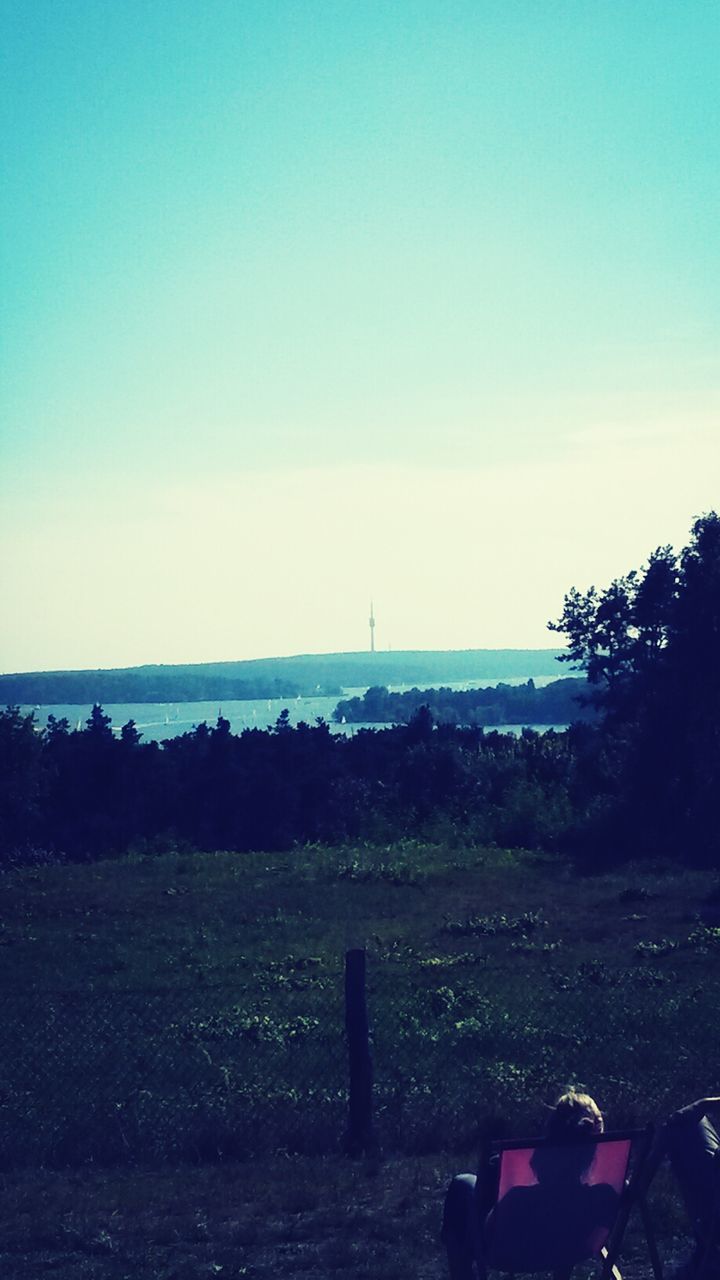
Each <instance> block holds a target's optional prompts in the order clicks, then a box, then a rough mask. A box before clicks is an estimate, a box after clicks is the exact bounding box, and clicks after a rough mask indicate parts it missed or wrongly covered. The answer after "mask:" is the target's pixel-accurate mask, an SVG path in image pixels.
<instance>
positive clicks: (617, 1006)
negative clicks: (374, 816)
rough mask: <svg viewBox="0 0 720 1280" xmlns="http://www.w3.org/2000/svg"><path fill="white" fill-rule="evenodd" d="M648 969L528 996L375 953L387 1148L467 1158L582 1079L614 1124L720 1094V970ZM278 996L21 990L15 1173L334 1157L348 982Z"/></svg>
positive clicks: (461, 966)
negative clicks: (716, 1089)
mask: <svg viewBox="0 0 720 1280" xmlns="http://www.w3.org/2000/svg"><path fill="white" fill-rule="evenodd" d="M717 968H718V966H717V963H715V965H714V967H713V965H711V964H710V963H708V971H707V977H706V980H705V981H704V982H703V983H702V985H701V986H700V987H698V988H697V989H695V988H693V989H689V988H688V987H687V985H685V984H683V983H682V982H679V981H678V980H676V978H675V977H672V976H664V975H663V973H662V972H661V971H659V970H656V969H653V968H649V967H646V966H644V965H642V964H639V965H638V966H636V967H635V968H633V969H629V970H625V971H622V970H613V971H612V972H605V970H604V968H603V966H602V965H597V966H594V967H592V966H591V967H589V968H588V969H587V970H586V971H585V972H582V971H580V972H576V973H575V974H572V975H568V974H566V973H563V972H562V970H561V969H560V968H559V967H557V968H556V967H553V964H552V963H550V964H548V965H547V966H546V967H544V968H543V969H542V970H539V971H538V973H537V976H536V978H535V979H534V980H533V981H532V982H528V980H527V976H526V970H523V971H522V973H521V975H520V976H519V977H518V978H517V979H515V978H514V977H513V971H512V966H510V967H508V968H505V969H503V970H500V969H498V970H493V969H491V968H490V967H489V966H487V965H485V964H483V963H482V962H480V961H477V960H475V961H473V960H472V958H469V959H467V958H463V957H456V958H455V959H454V960H453V961H452V963H450V962H449V961H448V960H447V958H446V961H445V962H444V963H441V962H440V960H437V961H433V959H432V957H429V958H427V957H426V958H425V959H423V960H419V959H417V958H414V957H408V956H407V955H403V954H398V955H396V956H393V955H388V954H385V955H383V956H380V955H377V956H373V955H370V956H369V957H368V993H367V994H368V1012H369V1020H370V1030H371V1048H372V1055H373V1063H374V1077H375V1089H374V1104H375V1124H376V1130H377V1135H378V1138H379V1141H380V1143H381V1144H382V1146H383V1147H384V1148H385V1149H386V1150H397V1151H405V1152H423V1151H434V1150H439V1149H442V1148H448V1147H453V1148H462V1147H463V1146H467V1147H468V1148H470V1147H471V1146H472V1145H473V1143H474V1141H475V1139H476V1136H477V1131H478V1126H479V1124H481V1123H482V1121H483V1120H485V1119H487V1118H493V1117H494V1118H495V1119H496V1120H497V1121H498V1122H500V1121H501V1120H502V1118H503V1117H506V1116H510V1117H512V1120H513V1124H514V1125H516V1126H518V1127H520V1129H521V1130H522V1129H524V1130H525V1131H527V1130H528V1129H530V1131H532V1129H533V1128H534V1127H537V1126H538V1123H539V1115H540V1114H541V1104H542V1102H543V1101H550V1100H551V1099H552V1095H553V1093H554V1092H555V1091H556V1090H557V1089H558V1088H560V1087H562V1086H563V1085H565V1084H566V1083H571V1082H575V1083H581V1084H583V1085H584V1086H586V1087H587V1088H589V1089H590V1090H591V1091H592V1092H593V1093H594V1094H595V1096H596V1097H597V1098H598V1100H599V1101H600V1102H601V1105H603V1107H604V1108H605V1109H606V1111H607V1113H608V1115H609V1117H610V1121H611V1123H614V1124H626V1123H639V1122H645V1121H646V1120H648V1119H650V1118H652V1117H653V1116H656V1115H658V1114H662V1113H663V1110H664V1109H666V1108H667V1107H668V1106H671V1105H674V1104H676V1103H679V1102H681V1101H687V1100H688V1099H689V1098H691V1097H694V1096H697V1095H700V1094H702V1093H704V1092H707V1090H708V1088H709V1084H710V1083H711V1082H712V1080H713V1079H715V1075H716V1071H717V1062H718V1057H719V1055H718V1050H719V1049H720V1044H719V1043H718V1041H719V1039H720V1035H719V1033H718V1018H717V1009H718V1004H719V998H720V975H718V973H717ZM276 976H277V981H276V983H275V986H274V988H273V990H272V991H271V992H269V991H268V990H267V989H265V988H263V989H262V990H258V991H256V992H253V991H250V992H248V990H247V989H245V991H244V992H243V993H242V994H241V995H239V994H238V992H237V991H236V990H234V989H233V988H231V987H227V986H223V987H215V988H206V989H204V990H199V989H194V990H192V991H187V990H178V989H175V988H172V989H170V990H167V991H162V990H147V991H131V992H116V993H112V992H107V991H106V992H103V993H98V992H93V991H89V990H88V991H85V992H81V993H77V992H75V993H72V994H70V993H67V992H55V993H43V994H32V993H31V994H28V993H21V992H17V993H6V994H5V996H4V997H3V1000H2V1003H1V1005H0V1011H1V1014H2V1016H1V1018H0V1044H1V1046H2V1052H1V1053H0V1162H1V1163H2V1164H3V1165H4V1166H5V1167H9V1166H11V1165H16V1164H28V1165H35V1164H50V1165H58V1164H75V1163H80V1162H83V1161H89V1160H93V1161H97V1162H100V1163H121V1162H130V1161H145V1160H153V1161H158V1160H163V1161H164V1160H203V1159H216V1158H218V1157H220V1156H223V1155H225V1156H234V1157H240V1158H242V1157H244V1156H246V1155H251V1154H258V1153H263V1152H272V1151H277V1150H280V1149H286V1150H290V1151H302V1152H328V1151H332V1150H337V1148H338V1143H339V1141H340V1139H341V1135H342V1133H343V1130H344V1127H345V1124H346V1119H347V1091H348V1062H347V1048H346V1043H345V1032H344V1007H343V969H342V957H338V965H337V971H336V972H335V973H332V974H327V973H317V974H309V975H307V974H297V973H295V974H294V975H293V973H289V974H282V973H279V974H278V975H276Z"/></svg>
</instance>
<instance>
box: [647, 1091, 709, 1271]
mask: <svg viewBox="0 0 720 1280" xmlns="http://www.w3.org/2000/svg"><path fill="white" fill-rule="evenodd" d="M714 1108H720V1097H710V1098H698V1099H697V1100H696V1101H695V1102H691V1103H690V1104H689V1105H688V1106H687V1107H681V1108H680V1110H679V1111H675V1112H674V1113H673V1114H672V1115H671V1116H670V1117H669V1118H668V1120H667V1121H666V1122H665V1126H664V1129H663V1132H662V1135H661V1142H662V1146H663V1150H664V1151H665V1152H667V1155H668V1158H669V1160H670V1168H671V1169H672V1171H673V1173H674V1174H675V1177H676V1179H677V1182H678V1186H679V1187H680V1193H681V1195H682V1198H683V1201H684V1203H685V1208H686V1210H687V1213H688V1217H689V1218H690V1222H691V1223H692V1229H693V1234H694V1236H695V1249H694V1251H693V1253H692V1255H691V1257H690V1258H689V1259H688V1261H687V1262H686V1263H685V1264H684V1265H683V1267H682V1268H681V1270H680V1272H679V1273H678V1280H679V1277H680V1276H683V1277H688V1278H689V1277H692V1276H693V1275H694V1274H696V1273H697V1272H698V1270H699V1268H700V1266H701V1265H702V1264H703V1263H704V1264H705V1265H704V1267H703V1276H707V1277H708V1280H709V1278H710V1277H713V1280H719V1278H720V1231H719V1229H718V1228H719V1224H718V1221H717V1218H718V1215H720V1137H719V1136H718V1132H717V1129H716V1128H715V1126H714V1125H713V1123H712V1121H711V1120H710V1119H709V1117H708V1114H707V1113H708V1111H711V1110H713V1109H714ZM713 1228H714V1229H715V1240H714V1242H713V1243H712V1247H711V1248H710V1250H709V1253H708V1248H709V1245H710V1244H711V1233H712V1232H713ZM706 1255H708V1256H706Z"/></svg>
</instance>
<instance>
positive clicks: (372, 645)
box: [369, 600, 375, 653]
mask: <svg viewBox="0 0 720 1280" xmlns="http://www.w3.org/2000/svg"><path fill="white" fill-rule="evenodd" d="M369 622H370V652H371V653H374V652H375V611H374V609H373V602H372V600H371V601H370V618H369Z"/></svg>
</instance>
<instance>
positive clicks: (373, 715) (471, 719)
mask: <svg viewBox="0 0 720 1280" xmlns="http://www.w3.org/2000/svg"><path fill="white" fill-rule="evenodd" d="M584 693H585V682H584V681H582V680H578V679H567V680H554V681H553V682H552V683H551V684H548V685H546V686H545V687H544V688H541V689H538V688H536V686H535V682H534V680H532V679H530V680H528V681H527V682H526V683H525V684H521V685H509V684H502V683H500V684H497V685H493V686H491V687H489V688H486V689H448V688H446V687H444V686H441V687H440V688H439V689H410V690H408V691H406V692H404V693H390V691H389V690H388V689H387V688H385V687H384V686H383V685H373V686H372V687H371V688H369V689H368V690H367V691H366V693H364V694H363V696H362V697H361V698H359V697H356V698H347V699H344V700H343V701H341V702H339V703H338V705H337V707H336V709H335V712H334V713H333V719H334V720H336V721H337V722H338V723H339V722H342V721H347V722H348V723H350V724H353V723H355V724H357V723H360V724H363V723H365V724H367V723H378V724H381V723H387V724H409V723H411V722H412V721H415V722H416V724H417V723H418V721H417V717H418V716H420V715H425V717H426V718H427V716H428V715H430V716H431V717H432V720H434V721H435V722H437V723H439V724H463V725H502V724H556V725H557V724H568V723H570V722H571V721H574V720H587V719H593V718H594V713H593V709H592V708H591V707H589V706H588V705H587V698H586V697H585V698H584V697H583V695H584Z"/></svg>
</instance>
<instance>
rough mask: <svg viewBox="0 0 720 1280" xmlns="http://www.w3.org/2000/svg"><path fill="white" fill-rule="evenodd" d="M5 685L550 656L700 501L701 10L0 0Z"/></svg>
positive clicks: (709, 309) (712, 330)
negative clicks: (565, 619)
mask: <svg viewBox="0 0 720 1280" xmlns="http://www.w3.org/2000/svg"><path fill="white" fill-rule="evenodd" d="M0 17H1V21H2V28H3V29H2V32H1V33H0V34H1V44H2V51H3V52H2V57H3V63H4V65H3V67H2V82H3V83H2V113H3V129H2V133H3V156H2V164H3V173H4V183H3V191H2V196H1V200H2V210H1V217H2V222H1V243H2V263H1V264H0V265H1V278H2V299H1V315H0V322H1V332H2V352H1V356H0V361H1V366H0V375H1V382H0V414H1V418H0V421H1V424H2V425H1V427H0V431H1V432H2V435H1V436H0V448H1V450H2V455H1V459H0V461H1V465H2V482H1V491H0V497H1V498H2V511H1V512H0V538H1V539H2V557H3V563H2V567H1V568H0V590H1V591H2V594H3V596H4V598H5V600H6V602H7V601H8V600H10V601H12V606H11V607H10V608H9V609H6V610H4V618H3V620H2V622H1V623H0V669H2V670H18V669H30V668H35V667H56V666H65V665H68V666H75V665H77V666H81V665H83V666H84V665H100V666H105V665H118V664H123V663H126V662H127V663H131V662H140V661H183V660H196V661H201V660H203V659H205V658H207V659H216V658H233V657H250V656H256V655H260V654H263V653H292V652H299V651H321V650H332V649H353V648H359V647H362V646H363V645H364V644H365V643H366V639H367V628H366V617H367V612H368V604H369V597H370V595H373V596H374V598H375V601H376V612H377V616H378V626H377V632H376V635H377V639H378V642H379V644H380V645H381V646H382V645H385V644H392V646H393V647H394V648H401V647H418V648H422V647H436V646H437V647H458V648H460V647H475V646H480V647H481V646H485V645H488V646H494V645H498V644H507V645H515V644H517V645H543V644H547V643H554V642H555V641H554V637H552V636H549V635H547V634H546V632H545V622H546V621H547V619H548V617H550V616H556V615H557V614H558V613H559V612H560V610H561V607H562V594H563V592H564V591H565V590H566V589H568V588H569V587H570V586H571V585H573V584H576V585H578V586H584V585H588V584H589V582H590V581H598V582H600V583H602V582H603V581H606V580H608V579H609V578H610V577H612V576H613V575H614V574H616V573H620V572H622V571H623V570H625V569H627V568H629V567H631V566H633V565H635V564H638V563H639V562H640V561H642V559H644V557H645V556H646V555H647V554H648V553H649V552H650V551H651V550H652V548H653V547H654V546H656V545H657V544H659V543H661V542H666V541H676V542H682V541H683V540H684V538H685V536H686V534H687V531H688V528H689V524H690V522H691V520H692V518H693V516H694V515H696V514H699V513H700V512H701V511H702V510H705V509H707V508H708V507H710V506H715V507H716V506H717V505H718V503H719V501H720V497H719V492H720V490H719V486H718V481H720V448H719V443H718V437H719V436H720V432H718V423H717V407H718V394H717V392H718V350H719V345H718V338H719V334H720V323H719V321H720V305H719V301H718V300H719V298H720V270H719V266H720V262H719V260H720V234H719V232H718V227H719V226H720V199H719V196H720V154H719V153H720V143H719V139H720V110H719V107H720V89H719V82H720V77H718V66H719V65H720V5H718V4H717V0H683V3H679V2H677V0H672V2H669V0H652V2H649V0H632V3H628V0H604V2H603V3H599V2H598V0H565V2H564V3H555V2H553V0H542V3H539V2H538V0H532V2H531V0H472V2H469V0H442V2H440V0H436V2H429V0H399V3H397V4H389V3H387V2H386V0H383V2H382V3H381V2H379V0H377V2H376V0H332V2H330V0H313V2H308V0H258V2H256V0H242V2H240V0H233V2H232V3H230V2H226V0H142V2H139V0H117V2H108V0H5V2H4V4H3V6H2V10H1V15H0Z"/></svg>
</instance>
